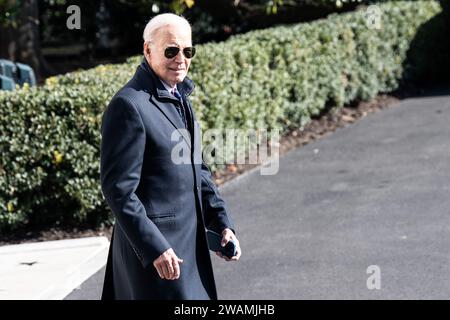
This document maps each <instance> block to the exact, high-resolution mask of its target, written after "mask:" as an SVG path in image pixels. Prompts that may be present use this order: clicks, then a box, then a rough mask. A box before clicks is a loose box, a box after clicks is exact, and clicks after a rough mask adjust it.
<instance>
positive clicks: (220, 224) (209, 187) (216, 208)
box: [201, 161, 236, 234]
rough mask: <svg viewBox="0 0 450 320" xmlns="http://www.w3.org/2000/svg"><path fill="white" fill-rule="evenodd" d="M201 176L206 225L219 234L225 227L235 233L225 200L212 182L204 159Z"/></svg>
mask: <svg viewBox="0 0 450 320" xmlns="http://www.w3.org/2000/svg"><path fill="white" fill-rule="evenodd" d="M201 177H202V185H201V188H202V206H203V216H204V219H205V224H206V227H207V228H208V229H211V230H213V231H215V232H217V233H220V234H221V233H222V231H223V230H224V229H226V228H230V229H231V230H232V231H233V232H234V233H236V232H235V229H234V224H233V221H232V219H231V216H230V215H229V214H228V213H227V208H226V204H225V201H224V200H223V198H222V197H221V195H220V193H219V190H218V189H217V187H216V185H215V183H214V182H213V180H212V177H211V172H210V170H209V168H208V166H207V165H206V164H205V162H204V161H202V169H201Z"/></svg>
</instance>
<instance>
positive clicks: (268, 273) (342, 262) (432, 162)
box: [67, 90, 450, 299]
mask: <svg viewBox="0 0 450 320" xmlns="http://www.w3.org/2000/svg"><path fill="white" fill-rule="evenodd" d="M221 192H222V194H223V196H224V198H225V199H226V201H227V203H228V206H229V209H230V211H231V213H232V216H233V218H234V221H235V224H236V229H237V230H236V231H237V236H238V238H239V240H240V242H241V246H242V249H243V256H242V258H241V260H240V261H239V262H237V263H230V262H225V261H223V260H221V259H219V258H218V257H216V256H215V255H212V260H213V265H214V271H215V277H216V282H217V287H218V293H219V298H220V299H450V272H448V266H449V265H450V250H449V248H450V214H449V213H450V212H449V211H450V91H448V90H447V93H446V95H445V94H444V95H435V96H430V97H422V98H414V99H407V100H404V101H403V102H401V103H400V104H398V105H396V106H393V107H391V108H390V109H386V110H384V111H381V112H378V113H375V114H370V115H368V116H367V117H365V118H363V119H360V120H358V121H357V122H356V123H354V124H352V125H349V126H347V127H345V128H340V129H338V130H337V131H335V132H334V133H332V134H330V135H328V136H326V137H323V138H322V139H320V140H317V141H315V142H313V143H311V144H308V145H306V146H303V147H301V148H299V149H296V150H293V151H291V152H289V153H288V154H286V155H285V156H284V157H283V158H282V159H280V170H279V172H278V174H276V175H273V176H262V175H260V172H259V170H254V171H252V172H251V173H249V174H245V175H244V176H242V177H239V178H238V179H237V180H235V181H232V182H231V183H229V184H226V185H225V186H224V187H223V188H221ZM369 266H375V267H371V268H375V269H370V268H369ZM368 268H369V271H371V273H370V274H368ZM373 270H376V272H375V273H372V272H373ZM378 271H379V273H378ZM103 274H104V270H101V271H99V272H98V273H97V274H96V275H95V276H93V277H92V278H90V279H89V280H88V281H86V282H85V283H84V284H83V285H82V286H81V287H80V288H79V289H77V290H75V291H74V292H73V293H72V294H71V295H69V296H68V297H67V299H98V298H99V297H100V293H101V285H102V282H103ZM369 277H370V279H371V280H374V279H375V280H374V281H369V284H372V287H373V285H375V288H372V289H369V288H368V278H369ZM375 277H376V278H375ZM376 285H379V286H380V287H379V289H377V288H376Z"/></svg>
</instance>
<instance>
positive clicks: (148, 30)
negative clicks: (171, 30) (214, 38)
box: [142, 13, 191, 42]
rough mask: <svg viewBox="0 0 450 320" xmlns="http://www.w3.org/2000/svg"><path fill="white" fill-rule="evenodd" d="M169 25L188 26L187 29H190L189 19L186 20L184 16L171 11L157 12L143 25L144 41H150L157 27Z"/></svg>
mask: <svg viewBox="0 0 450 320" xmlns="http://www.w3.org/2000/svg"><path fill="white" fill-rule="evenodd" d="M169 25H175V26H180V27H182V28H188V29H189V30H191V25H190V24H189V21H187V20H186V18H184V17H182V16H178V15H176V14H173V13H162V14H158V15H157V16H154V17H153V18H152V19H150V21H149V22H148V23H147V25H146V26H145V29H144V34H143V35H142V37H143V38H144V42H149V41H151V40H152V38H153V36H154V34H155V32H156V31H157V30H158V29H160V28H161V27H165V26H169Z"/></svg>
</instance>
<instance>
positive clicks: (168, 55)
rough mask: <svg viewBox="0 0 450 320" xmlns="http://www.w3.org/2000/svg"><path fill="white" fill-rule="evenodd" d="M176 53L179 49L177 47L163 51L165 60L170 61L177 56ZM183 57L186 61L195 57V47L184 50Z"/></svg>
mask: <svg viewBox="0 0 450 320" xmlns="http://www.w3.org/2000/svg"><path fill="white" fill-rule="evenodd" d="M178 52H180V48H178V47H167V48H166V50H164V56H165V57H166V58H167V59H172V58H173V57H175V56H176V55H177V54H178ZM183 55H184V56H185V57H186V58H188V59H192V57H193V56H194V55H195V47H186V48H184V49H183Z"/></svg>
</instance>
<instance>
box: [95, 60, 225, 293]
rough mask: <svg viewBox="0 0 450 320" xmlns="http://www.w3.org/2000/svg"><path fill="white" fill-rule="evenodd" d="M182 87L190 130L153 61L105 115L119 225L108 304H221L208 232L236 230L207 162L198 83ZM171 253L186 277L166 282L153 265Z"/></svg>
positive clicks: (105, 179)
mask: <svg viewBox="0 0 450 320" xmlns="http://www.w3.org/2000/svg"><path fill="white" fill-rule="evenodd" d="M177 88H178V91H179V92H180V93H181V95H182V97H183V102H184V105H185V107H186V118H187V122H188V124H189V125H188V129H189V130H188V131H189V132H187V131H185V132H183V130H178V129H184V128H185V126H184V124H183V121H182V118H181V117H180V115H179V113H178V112H177V110H176V107H175V106H176V105H178V106H179V104H180V101H179V100H178V99H176V98H175V97H174V96H173V95H172V94H171V93H169V92H168V91H167V90H166V89H165V88H164V86H163V84H162V83H161V81H160V80H159V79H158V77H157V76H156V74H155V73H154V72H153V70H152V69H151V68H150V67H149V65H148V63H147V61H146V60H145V59H144V60H143V62H142V63H141V64H140V65H139V67H138V68H137V70H136V73H135V75H134V76H133V78H132V79H131V80H130V81H129V82H128V83H127V84H126V85H125V86H124V87H123V88H122V89H120V90H119V91H118V92H117V93H116V95H115V96H114V97H113V98H112V100H111V102H110V103H109V105H108V106H107V108H106V110H105V112H104V114H103V119H102V129H101V131H102V142H101V161H100V176H101V187H102V192H103V195H104V197H105V199H106V202H107V204H108V205H109V207H110V208H111V210H112V212H113V213H114V216H115V225H114V228H113V235H112V238H111V244H110V249H109V255H108V261H107V266H106V274H105V281H104V287H103V294H102V299H158V300H161V299H217V293H216V286H215V282H214V275H213V270H212V265H211V257H210V252H209V250H208V246H207V240H206V234H205V228H207V229H211V230H214V231H216V232H219V233H221V232H222V230H224V229H225V228H230V229H232V230H233V231H234V226H233V222H232V220H231V217H230V216H229V215H228V214H227V209H226V205H225V202H224V200H223V199H222V197H221V196H220V194H219V192H218V190H217V187H216V186H215V184H214V182H213V181H212V178H211V173H210V171H209V169H208V167H207V166H206V165H205V163H204V162H203V161H202V160H201V159H202V157H201V150H200V134H199V133H200V127H199V124H198V122H197V121H196V118H195V114H194V111H193V109H192V106H191V103H190V101H189V98H188V97H189V95H190V94H191V92H192V90H193V88H194V84H193V82H192V81H191V80H190V79H189V78H187V77H186V78H185V80H184V81H183V82H182V83H179V84H178V85H177ZM180 150H181V151H180ZM177 154H178V155H182V156H183V157H182V158H181V159H182V161H180V157H178V158H176V157H174V155H177ZM186 154H188V156H186ZM174 159H175V161H174ZM177 159H178V160H177ZM186 159H190V160H191V161H186ZM169 248H172V249H173V250H174V251H175V253H176V254H177V256H178V257H179V258H180V259H183V260H184V262H183V263H182V264H180V270H181V275H180V278H179V279H178V280H164V279H161V278H160V277H159V275H158V273H157V271H156V269H155V267H154V266H153V261H154V260H155V259H156V258H158V257H159V256H160V255H161V254H162V253H163V252H165V251H166V250H167V249H169Z"/></svg>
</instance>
